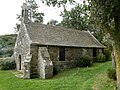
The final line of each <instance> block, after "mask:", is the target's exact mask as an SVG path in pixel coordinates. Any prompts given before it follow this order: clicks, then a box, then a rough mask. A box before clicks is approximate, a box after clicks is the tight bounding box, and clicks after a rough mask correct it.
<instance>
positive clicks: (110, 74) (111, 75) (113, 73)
mask: <svg viewBox="0 0 120 90" xmlns="http://www.w3.org/2000/svg"><path fill="white" fill-rule="evenodd" d="M107 75H108V77H109V78H110V79H113V80H117V77H116V70H115V69H108V72H107Z"/></svg>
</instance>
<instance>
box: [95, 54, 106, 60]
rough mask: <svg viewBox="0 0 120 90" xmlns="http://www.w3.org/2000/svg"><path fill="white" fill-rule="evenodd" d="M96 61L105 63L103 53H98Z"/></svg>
mask: <svg viewBox="0 0 120 90" xmlns="http://www.w3.org/2000/svg"><path fill="white" fill-rule="evenodd" d="M96 59H97V61H98V62H105V61H106V56H105V55H104V54H103V53H100V54H99V55H97V57H96Z"/></svg>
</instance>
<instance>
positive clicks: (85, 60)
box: [78, 56, 93, 67]
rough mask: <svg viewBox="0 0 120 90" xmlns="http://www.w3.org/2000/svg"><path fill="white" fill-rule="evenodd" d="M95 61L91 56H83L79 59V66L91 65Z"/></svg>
mask: <svg viewBox="0 0 120 90" xmlns="http://www.w3.org/2000/svg"><path fill="white" fill-rule="evenodd" d="M92 63H93V59H92V57H90V56H83V57H81V58H80V60H78V66H79V67H87V66H91V65H92Z"/></svg>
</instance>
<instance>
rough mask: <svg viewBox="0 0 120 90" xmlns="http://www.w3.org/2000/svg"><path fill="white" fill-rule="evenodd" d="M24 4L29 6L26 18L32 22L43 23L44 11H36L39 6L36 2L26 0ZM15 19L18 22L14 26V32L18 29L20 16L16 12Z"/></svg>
mask: <svg viewBox="0 0 120 90" xmlns="http://www.w3.org/2000/svg"><path fill="white" fill-rule="evenodd" d="M26 4H27V6H28V7H29V9H28V18H29V19H30V20H31V21H33V22H39V23H43V16H44V13H42V12H39V11H38V8H39V6H38V4H37V3H36V1H35V0H26ZM17 19H18V20H19V22H18V23H16V26H15V31H16V32H18V31H19V28H20V22H21V20H22V16H21V15H18V14H17Z"/></svg>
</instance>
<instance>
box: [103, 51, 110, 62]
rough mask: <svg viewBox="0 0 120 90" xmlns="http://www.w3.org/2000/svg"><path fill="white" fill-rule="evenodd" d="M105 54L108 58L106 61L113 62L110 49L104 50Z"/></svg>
mask: <svg viewBox="0 0 120 90" xmlns="http://www.w3.org/2000/svg"><path fill="white" fill-rule="evenodd" d="M103 53H104V55H105V56H106V61H111V60H112V57H111V50H109V49H104V51H103Z"/></svg>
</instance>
